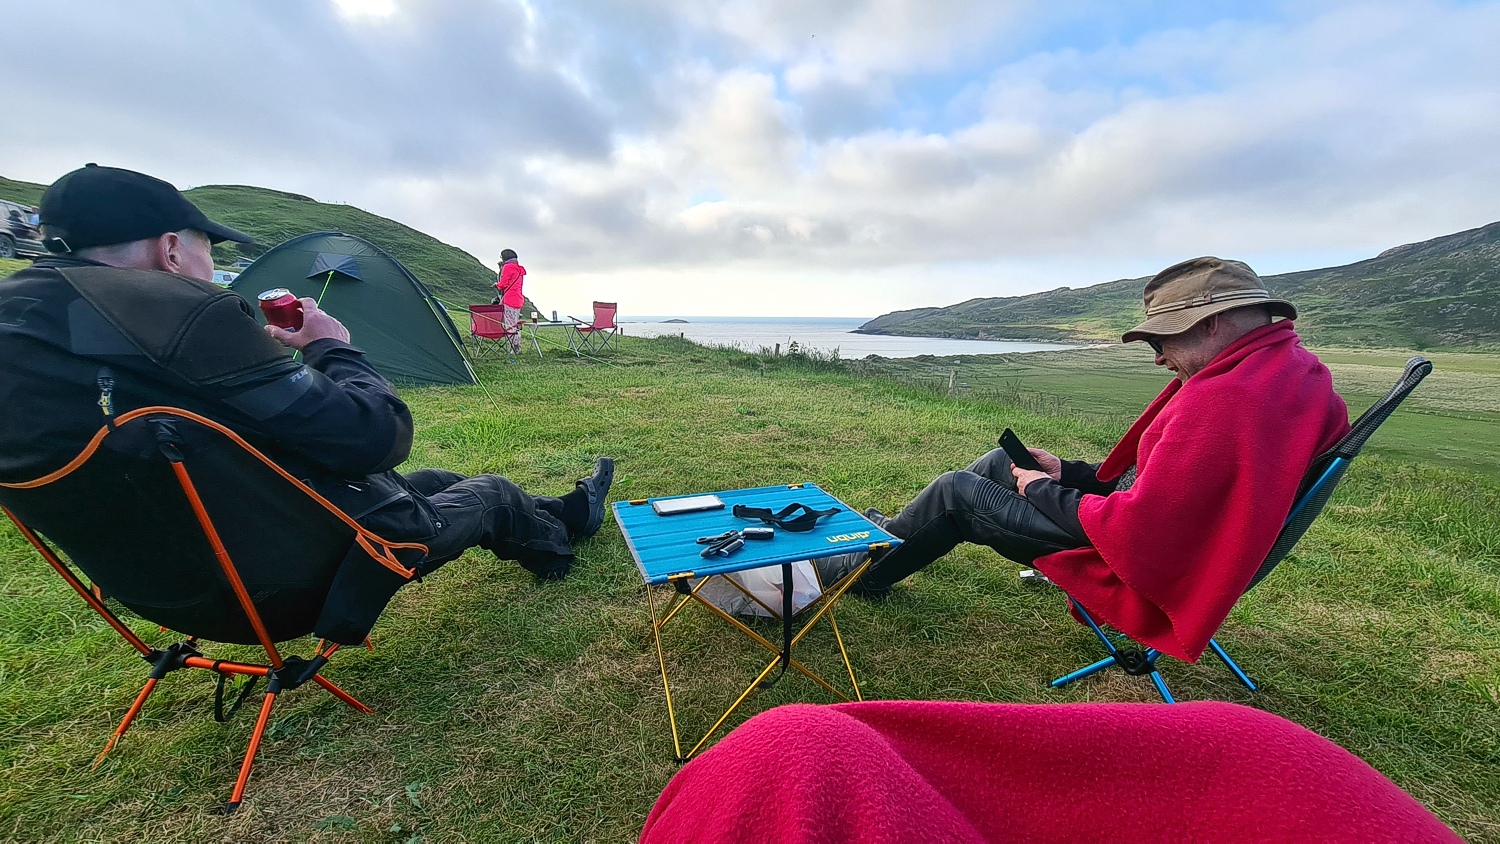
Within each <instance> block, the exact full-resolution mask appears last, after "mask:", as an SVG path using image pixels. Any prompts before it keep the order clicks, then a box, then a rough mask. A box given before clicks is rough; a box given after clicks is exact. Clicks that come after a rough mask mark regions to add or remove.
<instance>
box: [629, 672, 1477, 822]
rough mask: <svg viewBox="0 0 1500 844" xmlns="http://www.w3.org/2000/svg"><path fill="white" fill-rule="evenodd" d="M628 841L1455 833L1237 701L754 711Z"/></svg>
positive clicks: (1305, 734) (1381, 783) (1348, 758)
mask: <svg viewBox="0 0 1500 844" xmlns="http://www.w3.org/2000/svg"><path fill="white" fill-rule="evenodd" d="M640 840H641V841H642V842H646V844H667V842H694V844H717V842H747V844H749V842H756V844H759V842H785V844H802V843H803V842H806V844H814V842H816V843H817V844H835V842H861V844H884V843H885V842H889V843H890V844H911V842H926V841H944V842H949V841H951V842H980V841H997V842H998V841H1028V842H1031V841H1040V842H1047V841H1058V842H1062V841H1067V842H1074V841H1129V842H1153V841H1163V842H1179V841H1254V842H1279V841H1318V842H1351V844H1353V843H1354V842H1358V844H1378V843H1379V842H1398V841H1399V842H1406V843H1407V844H1417V842H1430V841H1443V842H1453V841H1458V840H1459V838H1458V836H1456V835H1454V834H1453V832H1452V831H1451V830H1449V829H1448V828H1447V827H1446V826H1444V825H1443V823H1442V822H1441V821H1439V820H1438V819H1437V818H1436V817H1434V816H1433V815H1432V814H1431V813H1429V812H1428V811H1427V810H1426V809H1424V808H1423V807H1422V805H1421V804H1420V803H1418V802H1417V801H1416V800H1414V799H1412V798H1411V797H1410V796H1409V795H1407V794H1406V793H1405V792H1403V791H1402V790H1401V789H1399V788H1397V787H1396V785H1395V784H1394V783H1392V782H1391V781H1390V780H1388V779H1386V778H1385V777H1383V776H1381V775H1380V773H1379V772H1378V771H1376V770H1375V769H1374V768H1371V767H1370V766H1369V765H1366V764H1365V763H1364V762H1362V761H1360V760H1359V759H1357V758H1355V757H1354V756H1353V755H1351V754H1350V753H1349V752H1348V751H1346V750H1344V749H1343V748H1341V747H1339V746H1338V745H1336V744H1333V743H1332V742H1330V741H1328V740H1326V739H1324V738H1322V737H1320V736H1318V735H1315V734H1314V733H1312V732H1309V731H1308V730H1306V729H1303V728H1302V727H1299V726H1298V725H1296V724H1293V723H1291V722H1290V721H1285V720H1283V719H1281V718H1278V717H1276V716H1274V715H1270V714H1267V713H1265V712H1261V711H1259V710H1255V709H1250V708H1248V707H1243V706H1236V705H1234V704H1228V703H1184V704H1178V705H1176V706H1164V705H1160V704H1131V703H1114V704H1063V705H1040V706H1038V705H1023V704H994V703H933V702H916V701H872V702H866V703H847V704H839V705H837V706H809V705H806V704H800V705H793V706H783V707H781V708H779V709H773V710H771V711H769V712H763V713H761V714H760V715H757V716H755V717H754V718H752V719H750V720H749V721H747V722H745V724H743V725H742V726H741V727H740V728H739V729H737V730H735V731H734V732H733V733H731V734H729V735H728V736H727V737H725V739H724V740H723V741H722V742H720V743H719V744H718V746H716V747H714V748H712V749H710V750H709V751H708V752H706V753H704V754H703V755H702V756H700V757H698V758H697V759H694V760H693V761H692V762H690V763H688V765H687V767H685V768H683V769H682V771H680V772H679V773H678V774H677V776H676V777H674V778H673V779H672V781H671V782H670V783H669V784H668V785H667V788H666V790H665V791H663V792H662V795H661V798H660V799H659V800H657V802H656V806H655V807H654V808H653V809H652V810H651V815H650V817H648V818H647V819H646V826H645V829H644V830H642V832H641V839H640Z"/></svg>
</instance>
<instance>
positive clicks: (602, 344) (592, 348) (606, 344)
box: [568, 302, 620, 355]
mask: <svg viewBox="0 0 1500 844" xmlns="http://www.w3.org/2000/svg"><path fill="white" fill-rule="evenodd" d="M619 308H620V306H619V305H618V304H616V303H614V302H595V303H594V321H593V322H584V321H583V320H581V319H579V318H578V317H574V316H570V317H568V319H571V320H573V325H570V326H568V345H569V346H572V347H573V354H574V355H579V354H582V353H583V352H590V353H593V352H603V351H605V350H607V349H609V348H611V345H612V344H613V346H614V348H616V349H618V348H619V345H618V344H616V343H615V337H617V336H619V333H620V327H619V326H618V325H616V324H615V312H616V311H617V310H619Z"/></svg>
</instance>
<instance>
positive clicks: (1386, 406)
mask: <svg viewBox="0 0 1500 844" xmlns="http://www.w3.org/2000/svg"><path fill="white" fill-rule="evenodd" d="M1431 372H1432V363H1431V362H1430V361H1428V360H1426V359H1425V358H1419V357H1417V358H1412V359H1411V360H1409V361H1407V362H1406V371H1405V372H1403V373H1402V374H1401V378H1400V379H1398V380H1397V381H1396V384H1395V386H1393V387H1391V389H1390V392H1388V393H1386V394H1385V396H1384V397H1383V398H1382V399H1381V400H1380V401H1377V402H1375V403H1374V404H1372V405H1370V409H1369V410H1366V411H1365V412H1364V413H1362V414H1360V417H1359V418H1358V419H1356V420H1354V424H1353V425H1351V426H1349V433H1347V434H1345V435H1344V437H1343V438H1342V439H1340V440H1339V441H1338V442H1337V443H1336V444H1334V446H1333V448H1331V449H1329V450H1328V451H1327V452H1325V453H1324V454H1321V455H1319V456H1318V459H1316V460H1314V461H1313V464H1312V468H1310V469H1308V471H1307V474H1306V475H1305V476H1304V477H1303V478H1302V487H1301V488H1300V489H1299V490H1297V504H1296V505H1293V509H1294V514H1293V516H1292V518H1291V519H1289V520H1288V521H1287V523H1286V524H1285V525H1284V526H1283V527H1282V528H1281V533H1279V534H1277V536H1276V544H1275V545H1272V546H1271V553H1269V554H1267V555H1266V560H1265V562H1263V563H1261V564H1260V569H1259V570H1257V571H1256V572H1255V577H1253V578H1251V580H1250V585H1249V586H1246V587H1245V591H1246V592H1249V591H1250V590H1251V589H1253V588H1255V585H1256V584H1257V583H1260V582H1261V581H1262V580H1264V579H1265V578H1266V575H1268V574H1270V573H1271V570H1272V569H1274V568H1276V566H1277V564H1279V563H1280V562H1281V561H1282V560H1284V559H1286V556H1287V555H1288V554H1290V553H1291V552H1292V548H1293V547H1294V546H1295V545H1296V544H1297V542H1298V541H1299V540H1301V539H1302V535H1303V534H1305V533H1307V529H1308V528H1309V527H1310V526H1311V525H1312V523H1313V520H1314V519H1316V518H1317V517H1318V514H1319V513H1322V512H1323V507H1324V505H1326V504H1327V503H1328V499H1330V498H1332V497H1333V491H1334V489H1335V488H1337V487H1338V485H1339V482H1340V481H1342V480H1343V479H1344V475H1345V473H1347V472H1348V471H1349V461H1351V460H1353V459H1354V458H1355V456H1357V455H1358V454H1359V452H1360V450H1361V449H1363V448H1364V447H1365V443H1366V442H1368V441H1369V439H1370V435H1371V434H1374V433H1375V429H1377V428H1379V427H1380V424H1381V423H1382V422H1384V421H1385V420H1387V419H1389V418H1390V416H1391V414H1392V413H1394V412H1395V411H1396V408H1398V407H1400V406H1401V402H1402V401H1403V400H1405V398H1406V397H1407V396H1408V395H1410V394H1411V391H1412V390H1415V389H1416V388H1417V385H1418V384H1420V383H1422V379H1423V378H1426V377H1427V376H1428V375H1429V374H1430V373H1431ZM1336 460H1341V461H1342V462H1341V463H1340V464H1339V465H1338V467H1337V468H1335V469H1334V470H1333V472H1332V474H1330V475H1329V476H1328V478H1327V480H1326V481H1325V482H1324V483H1323V485H1322V486H1321V487H1319V488H1318V490H1317V491H1316V492H1314V493H1313V494H1312V496H1311V497H1307V493H1308V491H1309V490H1310V489H1312V486H1313V484H1315V483H1317V482H1318V479H1319V478H1321V477H1323V475H1324V474H1325V473H1326V472H1328V469H1329V467H1330V466H1332V465H1333V464H1334V461H1336ZM1304 498H1305V499H1306V500H1304Z"/></svg>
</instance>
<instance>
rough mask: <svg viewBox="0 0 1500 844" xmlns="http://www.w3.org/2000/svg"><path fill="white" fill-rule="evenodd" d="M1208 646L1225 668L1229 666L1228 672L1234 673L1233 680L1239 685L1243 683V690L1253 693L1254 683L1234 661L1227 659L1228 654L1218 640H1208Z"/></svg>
mask: <svg viewBox="0 0 1500 844" xmlns="http://www.w3.org/2000/svg"><path fill="white" fill-rule="evenodd" d="M1208 646H1209V647H1210V648H1213V651H1214V653H1215V654H1217V655H1218V657H1219V659H1222V660H1224V664H1225V665H1227V666H1229V670H1230V671H1233V672H1234V676H1235V679H1237V680H1239V681H1240V682H1241V683H1244V684H1245V688H1247V689H1249V690H1250V691H1252V692H1253V691H1255V689H1256V686H1255V681H1254V680H1251V679H1250V675H1249V674H1246V673H1245V672H1244V671H1243V670H1242V669H1241V668H1240V667H1239V665H1237V664H1236V663H1235V661H1234V660H1232V659H1230V658H1229V654H1228V653H1227V652H1225V650H1224V648H1223V646H1221V645H1220V644H1219V640H1218V639H1209V640H1208Z"/></svg>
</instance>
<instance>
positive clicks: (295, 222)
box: [0, 177, 531, 308]
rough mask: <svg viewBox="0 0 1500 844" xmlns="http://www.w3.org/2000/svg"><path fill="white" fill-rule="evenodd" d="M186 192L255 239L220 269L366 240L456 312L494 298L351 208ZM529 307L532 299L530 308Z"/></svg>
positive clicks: (431, 242) (226, 246)
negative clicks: (297, 244) (288, 251)
mask: <svg viewBox="0 0 1500 844" xmlns="http://www.w3.org/2000/svg"><path fill="white" fill-rule="evenodd" d="M45 187H46V186H45V185H38V184H34V183H31V182H20V181H15V180H13V179H7V178H4V177H0V199H9V200H11V201H13V202H22V203H26V204H29V205H34V204H36V203H37V202H39V201H41V196H42V191H43V190H44V189H45ZM186 193H187V196H188V198H189V199H191V200H192V201H193V203H194V204H196V205H197V206H198V207H199V208H201V209H203V213H205V214H207V215H208V216H209V217H210V218H211V219H214V220H218V221H219V222H222V223H224V224H226V225H229V226H233V227H234V228H236V229H239V230H240V231H242V232H245V233H246V234H249V235H251V236H253V237H254V238H255V241H256V242H255V243H253V244H247V245H240V244H236V243H221V244H219V245H218V246H216V247H214V261H215V263H217V264H218V265H219V266H221V267H228V266H229V265H230V264H232V263H234V261H235V260H236V259H238V258H241V257H246V258H255V257H257V256H259V255H260V254H261V253H262V252H265V251H266V250H267V249H270V248H271V247H272V246H275V245H276V244H278V243H281V242H282V241H285V240H289V239H291V238H293V237H296V236H297V235H301V234H307V233H308V232H315V231H337V232H344V233H345V234H352V235H356V236H358V237H362V238H364V239H365V240H368V241H370V242H371V243H374V244H375V245H376V246H379V247H380V248H381V249H384V250H385V251H387V252H389V253H391V255H393V256H395V258H396V259H397V260H398V261H400V262H401V263H403V264H405V265H406V268H407V269H409V270H411V272H412V275H415V276H416V277H417V278H418V279H420V280H421V281H422V283H424V284H426V285H427V286H428V288H430V289H431V290H432V292H433V293H434V294H436V295H437V296H438V297H439V298H441V299H444V300H446V301H447V302H451V303H453V304H454V305H458V306H460V307H461V306H463V305H467V304H469V303H472V302H488V301H490V300H491V299H492V298H494V295H495V290H494V287H493V285H494V283H495V269H494V268H492V267H488V266H486V265H485V264H483V263H481V262H480V261H479V260H477V259H476V258H475V257H474V256H473V255H470V254H469V253H467V252H465V251H463V250H462V249H459V248H457V247H454V246H449V245H448V244H446V243H443V242H442V241H440V240H438V239H437V238H435V237H432V236H431V235H427V234H423V233H422V232H419V231H417V230H416V229H414V228H411V227H410V226H407V225H403V224H402V223H398V222H396V221H395V220H390V219H387V218H385V217H381V216H378V215H376V214H371V213H369V212H368V211H362V210H360V209H358V208H355V207H354V206H352V205H334V204H330V203H326V202H318V201H316V200H314V199H312V198H311V197H306V196H302V195H300V194H295V193H287V192H285V191H278V190H271V189H269V188H258V187H249V186H246V185H206V186H204V187H200V188H193V189H192V190H190V191H187V192H186ZM0 269H3V268H0ZM530 305H531V303H530V301H529V300H528V302H527V306H528V308H529V307H530Z"/></svg>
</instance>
